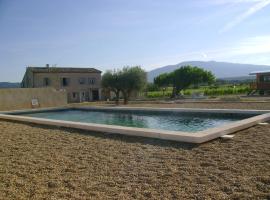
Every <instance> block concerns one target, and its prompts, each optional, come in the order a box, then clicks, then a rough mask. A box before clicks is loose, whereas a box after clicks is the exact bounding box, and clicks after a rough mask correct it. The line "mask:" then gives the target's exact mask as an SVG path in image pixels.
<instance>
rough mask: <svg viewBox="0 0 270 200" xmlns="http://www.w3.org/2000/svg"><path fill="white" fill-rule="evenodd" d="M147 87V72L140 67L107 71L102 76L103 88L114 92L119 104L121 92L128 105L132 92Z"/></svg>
mask: <svg viewBox="0 0 270 200" xmlns="http://www.w3.org/2000/svg"><path fill="white" fill-rule="evenodd" d="M145 85H146V72H145V71H144V70H143V69H142V68H141V67H140V66H135V67H124V68H123V69H122V70H115V71H107V72H106V73H105V74H104V75H103V76H102V87H103V88H105V89H107V90H109V91H112V92H114V93H115V96H116V104H119V97H120V92H121V93H122V95H123V98H124V104H127V103H128V101H129V98H130V95H131V93H132V92H138V91H140V90H142V89H143V88H144V87H145Z"/></svg>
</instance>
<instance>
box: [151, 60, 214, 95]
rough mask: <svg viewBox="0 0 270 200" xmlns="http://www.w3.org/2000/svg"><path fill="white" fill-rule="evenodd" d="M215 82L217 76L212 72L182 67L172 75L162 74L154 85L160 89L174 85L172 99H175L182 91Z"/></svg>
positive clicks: (192, 67) (155, 80)
mask: <svg viewBox="0 0 270 200" xmlns="http://www.w3.org/2000/svg"><path fill="white" fill-rule="evenodd" d="M214 81H215V76H214V75H213V74H212V72H210V71H207V70H204V69H202V68H199V67H196V66H195V67H194V66H189V65H188V66H182V67H180V68H179V69H176V70H175V71H173V72H171V73H164V74H160V75H159V76H158V77H156V78H155V79H154V83H155V84H157V85H158V86H159V87H163V86H168V85H172V86H173V92H172V97H175V96H176V95H178V94H179V92H180V91H182V90H184V89H187V88H188V87H190V86H191V85H198V84H202V83H207V84H211V83H213V82H214Z"/></svg>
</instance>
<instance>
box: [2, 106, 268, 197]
mask: <svg viewBox="0 0 270 200" xmlns="http://www.w3.org/2000/svg"><path fill="white" fill-rule="evenodd" d="M168 105H170V106H171V107H173V106H174V104H167V105H164V107H167V106H168ZM181 105H183V104H181ZM207 105H208V106H209V107H210V106H211V105H212V106H213V105H215V104H214V103H211V104H207ZM265 105H266V104H259V106H260V108H261V109H262V108H263V107H264V106H265ZM143 106H148V105H143ZM152 106H153V105H152ZM159 106H160V105H159ZM187 106H188V107H189V106H190V104H188V105H187ZM217 106H218V105H215V107H217ZM226 106H227V107H229V108H233V107H237V105H234V104H232V103H230V104H226ZM243 106H245V108H249V107H248V105H247V104H246V105H245V104H244V103H243ZM257 106H258V103H257ZM213 107H214V106H213ZM267 108H268V107H267ZM0 130H1V132H0V199H3V200H4V199H270V170H269V169H270V125H257V126H254V127H252V128H249V129H246V130H243V131H240V132H238V133H237V134H235V137H234V138H233V140H227V141H225V140H222V139H217V140H214V141H211V142H208V143H205V144H202V145H193V144H186V143H179V142H170V141H161V140H157V139H147V138H139V137H128V136H120V135H105V134H102V133H93V132H88V131H80V130H73V129H63V128H56V127H47V126H38V125H33V124H22V123H15V122H11V121H0Z"/></svg>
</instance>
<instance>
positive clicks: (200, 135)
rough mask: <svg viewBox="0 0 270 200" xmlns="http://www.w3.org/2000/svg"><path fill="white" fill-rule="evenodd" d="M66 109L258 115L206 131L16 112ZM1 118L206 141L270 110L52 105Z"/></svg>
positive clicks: (0, 115)
mask: <svg viewBox="0 0 270 200" xmlns="http://www.w3.org/2000/svg"><path fill="white" fill-rule="evenodd" d="M66 109H80V110H103V111H104V110H117V111H121V110H123V111H146V110H147V111H154V112H181V113H220V114H222V113H231V114H256V115H257V116H254V117H250V118H247V119H243V120H239V121H236V122H232V123H229V124H226V125H222V126H219V127H215V128H209V129H206V130H204V131H198V132H196V133H193V132H181V131H167V130H157V129H148V128H134V127H125V126H116V125H103V124H95V123H81V122H72V121H63V120H51V119H42V118H36V117H27V116H19V115H14V114H23V113H32V112H33V113H34V112H45V111H58V110H59V111H60V110H66ZM0 119H5V120H13V121H20V122H29V123H35V124H43V125H51V126H58V127H66V128H75V129H82V130H89V131H96V132H105V133H113V134H123V135H131V136H140V137H149V138H157V139H163V140H172V141H180V142H189V143H204V142H207V141H210V140H212V139H215V138H218V137H220V136H223V135H227V134H231V133H234V132H237V131H239V130H243V129H246V128H249V127H251V126H254V125H256V124H258V123H261V122H265V121H268V120H270V110H238V109H192V108H189V109H187V108H141V107H77V106H76V107H61V108H49V109H33V110H19V111H8V112H1V113H0Z"/></svg>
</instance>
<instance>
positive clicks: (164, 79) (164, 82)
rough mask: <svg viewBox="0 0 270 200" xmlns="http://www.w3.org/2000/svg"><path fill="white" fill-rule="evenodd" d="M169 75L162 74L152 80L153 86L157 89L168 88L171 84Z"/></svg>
mask: <svg viewBox="0 0 270 200" xmlns="http://www.w3.org/2000/svg"><path fill="white" fill-rule="evenodd" d="M171 78H172V76H171V73H163V74H160V75H159V76H157V77H156V78H155V79H154V84H155V85H157V86H158V87H168V86H169V85H170V84H171V83H172V79H171Z"/></svg>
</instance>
